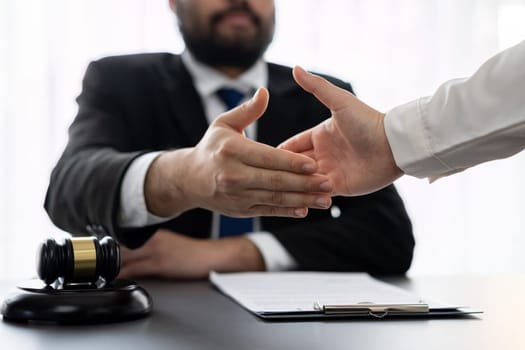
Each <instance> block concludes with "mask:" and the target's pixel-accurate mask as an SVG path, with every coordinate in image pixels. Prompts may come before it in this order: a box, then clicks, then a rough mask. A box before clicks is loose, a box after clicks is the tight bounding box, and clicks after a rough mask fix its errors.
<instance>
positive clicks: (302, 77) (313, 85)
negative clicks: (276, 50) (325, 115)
mask: <svg viewBox="0 0 525 350" xmlns="http://www.w3.org/2000/svg"><path fill="white" fill-rule="evenodd" d="M293 76H294V79H295V81H296V82H297V84H299V85H300V86H301V87H302V88H303V89H304V90H306V91H308V92H309V93H311V94H312V95H314V96H315V97H316V98H317V99H318V100H319V101H321V103H322V104H324V105H325V106H326V107H328V109H330V110H332V111H337V110H340V109H341V108H344V107H346V106H347V105H348V104H349V103H351V102H353V101H357V98H356V97H355V96H354V95H352V94H351V93H350V92H348V91H346V90H344V89H341V88H340V87H337V86H335V85H334V84H332V83H330V82H329V81H328V80H326V79H324V78H322V77H320V76H318V75H315V74H312V73H308V72H306V71H305V70H304V69H302V68H301V67H299V66H295V67H294V69H293Z"/></svg>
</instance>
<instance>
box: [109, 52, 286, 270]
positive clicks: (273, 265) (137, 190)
mask: <svg viewBox="0 0 525 350" xmlns="http://www.w3.org/2000/svg"><path fill="white" fill-rule="evenodd" d="M182 60H183V62H184V65H185V66H186V68H187V69H188V71H189V72H190V75H191V76H192V77H193V83H194V85H195V89H196V90H197V92H198V93H199V95H200V97H201V100H202V103H203V106H204V112H205V114H206V119H207V121H208V123H211V122H212V121H213V120H214V119H215V118H216V117H217V116H218V115H219V114H221V113H223V112H225V111H226V107H225V106H224V103H223V102H222V101H221V100H220V98H219V97H218V96H217V94H216V92H217V90H218V89H220V88H223V87H230V88H235V89H237V90H239V91H241V92H243V93H244V94H245V96H246V97H245V99H244V100H247V99H249V98H250V97H251V96H252V95H253V93H254V92H255V90H256V89H257V88H259V87H266V86H267V85H268V66H267V65H266V63H265V62H264V61H262V60H260V61H258V62H257V63H256V64H255V65H254V66H253V67H252V68H250V69H249V70H248V71H246V72H244V73H243V74H242V75H241V76H239V77H238V78H237V79H231V78H229V77H227V76H225V75H223V74H221V73H220V72H218V71H216V70H214V69H212V68H210V67H208V66H206V65H204V64H201V63H200V62H198V61H196V60H195V59H194V58H193V57H192V56H191V54H190V53H189V52H188V51H185V52H184V53H183V54H182ZM245 132H246V135H247V136H248V137H250V138H252V139H256V138H257V128H256V123H254V124H252V125H250V126H249V127H248V128H247V129H246V130H245ZM160 153H162V152H152V153H147V154H144V155H142V156H140V157H138V158H137V159H135V160H134V161H133V162H132V164H131V165H130V167H129V168H128V170H127V171H126V174H125V175H124V179H123V181H122V186H121V191H120V208H119V217H118V223H119V225H120V226H121V227H127V228H132V227H143V226H148V225H153V224H157V223H161V222H164V221H167V220H170V219H172V218H163V217H158V216H155V215H153V214H151V213H150V212H148V210H147V207H146V201H145V198H144V180H145V177H146V173H147V171H148V168H149V166H150V165H151V163H152V162H153V160H154V159H155V158H156V157H157V156H158V155H159V154H160ZM260 226H261V225H260V219H259V218H255V220H254V228H255V231H256V232H252V233H250V234H248V235H247V237H248V238H249V239H250V240H251V241H252V242H253V243H254V244H255V245H256V246H257V248H258V249H259V251H260V252H261V255H262V256H263V259H264V262H265V264H266V269H267V270H268V271H278V270H287V269H292V268H294V267H295V266H296V262H295V260H294V259H293V257H292V256H291V255H290V253H288V251H287V250H286V249H285V248H284V247H283V246H282V244H281V243H279V241H278V240H277V239H276V238H275V237H274V236H273V235H272V234H271V233H269V232H265V231H260ZM218 235H219V214H218V213H215V212H214V213H213V219H212V230H211V237H212V238H218Z"/></svg>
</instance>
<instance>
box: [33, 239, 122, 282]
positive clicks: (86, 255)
mask: <svg viewBox="0 0 525 350" xmlns="http://www.w3.org/2000/svg"><path fill="white" fill-rule="evenodd" d="M119 271H120V248H119V245H118V243H117V242H116V241H115V240H114V239H112V238H111V237H109V236H107V237H104V238H102V239H101V240H98V239H97V238H95V237H77V238H68V239H65V240H64V241H63V242H60V243H59V242H57V241H56V240H55V239H53V238H49V239H47V240H45V241H44V242H43V243H42V244H41V245H40V247H39V250H38V254H37V272H38V276H39V277H40V279H41V280H42V281H44V282H45V283H46V284H48V285H49V284H52V283H53V282H55V281H56V280H57V279H58V278H62V279H63V281H61V282H63V283H64V284H71V283H94V282H96V281H98V280H99V279H100V278H103V279H104V281H105V283H109V282H111V281H112V280H114V279H115V278H116V277H117V275H118V273H119Z"/></svg>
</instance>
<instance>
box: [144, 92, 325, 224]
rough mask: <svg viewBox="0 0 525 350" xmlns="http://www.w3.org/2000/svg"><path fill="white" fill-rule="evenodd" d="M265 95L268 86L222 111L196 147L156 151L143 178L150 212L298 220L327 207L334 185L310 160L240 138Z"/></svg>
mask: <svg viewBox="0 0 525 350" xmlns="http://www.w3.org/2000/svg"><path fill="white" fill-rule="evenodd" d="M268 99H269V93H268V90H266V89H264V88H261V89H259V90H258V91H257V93H256V94H255V96H254V97H253V98H252V99H251V100H250V101H248V102H245V103H243V104H241V105H239V106H238V107H236V108H234V109H232V110H230V111H227V112H225V113H223V114H222V115H220V116H219V117H218V118H217V119H216V120H215V121H214V122H213V123H212V124H211V125H210V126H209V128H208V130H207V131H206V133H205V134H204V136H203V137H202V139H201V140H200V142H199V143H198V144H197V145H196V146H195V147H191V148H186V149H178V150H175V151H171V152H166V153H163V154H162V155H160V156H159V157H158V158H157V159H156V160H155V161H154V162H153V163H152V165H151V167H150V169H149V171H148V174H147V176H146V182H145V193H146V203H147V206H148V209H149V210H150V212H152V213H153V214H156V215H159V216H165V217H169V216H174V215H177V214H179V213H181V212H183V211H186V210H189V209H193V208H206V209H210V210H213V211H216V212H219V213H222V214H226V215H229V216H235V217H249V216H287V217H297V218H301V217H304V216H306V215H307V213H308V208H328V207H329V206H330V204H331V197H330V194H331V191H332V186H331V184H330V181H328V179H327V177H326V176H323V175H319V174H317V173H316V172H317V164H316V162H315V161H314V160H313V159H311V158H309V157H307V156H305V155H301V154H296V153H294V152H290V151H286V150H282V149H277V148H274V147H271V146H268V145H265V144H262V143H259V142H256V141H253V140H250V139H248V138H246V137H245V136H244V129H245V128H246V127H247V126H248V125H250V124H251V123H253V122H255V121H256V120H257V119H259V118H260V117H261V115H262V114H263V113H264V111H265V110H266V107H267V105H268Z"/></svg>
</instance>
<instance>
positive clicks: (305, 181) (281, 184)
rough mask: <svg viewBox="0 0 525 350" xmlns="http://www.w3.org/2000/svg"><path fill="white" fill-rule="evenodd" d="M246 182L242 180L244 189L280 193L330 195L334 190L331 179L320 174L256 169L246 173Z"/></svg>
mask: <svg viewBox="0 0 525 350" xmlns="http://www.w3.org/2000/svg"><path fill="white" fill-rule="evenodd" d="M246 176H248V177H247V178H246V181H243V182H242V183H241V182H240V181H242V179H240V181H239V184H241V185H242V187H244V188H247V189H253V190H271V191H280V192H305V193H311V192H321V193H330V192H331V191H332V190H333V189H332V186H331V184H330V181H329V179H328V178H327V177H326V176H324V175H320V174H313V175H298V174H292V173H288V172H284V171H273V170H266V169H255V170H252V171H250V172H247V173H246Z"/></svg>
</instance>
